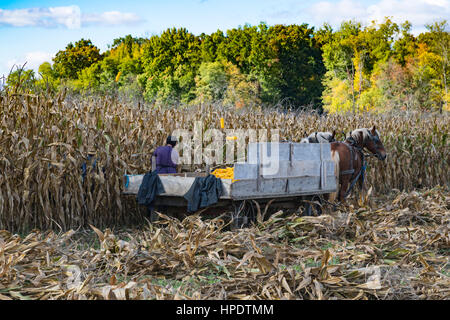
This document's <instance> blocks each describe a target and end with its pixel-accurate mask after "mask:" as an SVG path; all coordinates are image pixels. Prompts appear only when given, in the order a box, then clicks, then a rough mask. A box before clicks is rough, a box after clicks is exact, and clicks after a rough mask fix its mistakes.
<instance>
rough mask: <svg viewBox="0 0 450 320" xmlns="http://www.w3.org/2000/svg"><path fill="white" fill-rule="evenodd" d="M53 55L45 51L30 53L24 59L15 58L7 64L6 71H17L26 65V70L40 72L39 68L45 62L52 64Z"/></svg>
mask: <svg viewBox="0 0 450 320" xmlns="http://www.w3.org/2000/svg"><path fill="white" fill-rule="evenodd" d="M53 56H54V55H53V54H51V53H48V52H43V51H33V52H28V53H26V54H25V55H24V56H22V57H18V58H14V59H11V60H9V61H7V62H6V69H7V70H8V71H7V72H8V73H9V71H11V69H12V71H15V70H17V67H19V68H20V67H22V66H23V65H24V64H25V63H26V65H25V67H24V69H33V70H34V71H35V72H36V73H37V72H38V69H39V66H40V65H41V64H42V63H44V62H50V63H52V58H53Z"/></svg>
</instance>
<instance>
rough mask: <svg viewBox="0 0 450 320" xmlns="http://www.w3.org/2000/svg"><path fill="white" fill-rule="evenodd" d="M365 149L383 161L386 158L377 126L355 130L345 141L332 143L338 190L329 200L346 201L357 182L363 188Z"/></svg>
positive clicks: (332, 156)
mask: <svg viewBox="0 0 450 320" xmlns="http://www.w3.org/2000/svg"><path fill="white" fill-rule="evenodd" d="M363 149H367V150H368V151H369V152H370V153H371V154H373V155H375V157H377V158H378V159H379V160H381V161H385V160H386V157H387V153H386V150H385V149H384V146H383V143H382V142H381V140H380V134H379V132H378V130H377V129H376V127H375V126H373V127H372V128H371V129H367V128H360V129H356V130H353V131H352V132H350V134H349V135H348V136H347V138H346V139H345V141H342V142H332V143H331V158H332V160H333V161H334V163H335V173H336V181H337V186H338V192H337V193H333V194H330V196H329V201H334V200H335V199H336V197H337V198H338V201H339V202H344V200H345V198H346V197H347V196H348V195H349V194H350V192H351V190H352V189H353V187H354V185H355V183H356V182H359V187H360V189H362V187H363V183H364V175H365V169H366V161H365V158H364V153H363ZM349 185H350V187H349Z"/></svg>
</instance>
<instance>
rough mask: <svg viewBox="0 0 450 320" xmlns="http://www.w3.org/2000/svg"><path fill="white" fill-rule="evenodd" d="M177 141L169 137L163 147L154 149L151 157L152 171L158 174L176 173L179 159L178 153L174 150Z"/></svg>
mask: <svg viewBox="0 0 450 320" xmlns="http://www.w3.org/2000/svg"><path fill="white" fill-rule="evenodd" d="M176 144H177V140H176V138H175V137H172V136H169V137H167V140H166V145H165V146H160V147H158V148H156V150H155V152H154V153H153V157H152V170H156V172H157V173H158V174H159V173H177V164H178V160H179V158H180V155H179V154H178V151H177V150H175V145H176ZM155 165H156V166H155Z"/></svg>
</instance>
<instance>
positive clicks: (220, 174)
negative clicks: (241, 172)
mask: <svg viewBox="0 0 450 320" xmlns="http://www.w3.org/2000/svg"><path fill="white" fill-rule="evenodd" d="M212 174H213V175H214V176H216V177H217V178H221V179H231V180H232V182H234V181H237V180H234V179H233V178H234V168H233V167H227V168H226V169H216V170H214V171H213V172H212Z"/></svg>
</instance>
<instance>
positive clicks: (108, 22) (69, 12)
mask: <svg viewBox="0 0 450 320" xmlns="http://www.w3.org/2000/svg"><path fill="white" fill-rule="evenodd" d="M141 21H142V19H141V18H140V17H139V16H138V15H136V14H134V13H127V12H119V11H108V12H103V13H100V14H96V13H81V10H80V7H78V6H75V5H73V6H62V7H51V8H28V9H16V10H3V9H0V26H1V25H7V26H13V27H46V28H54V27H58V26H63V27H66V28H68V29H78V28H80V27H82V26H84V25H104V26H117V25H129V24H136V23H139V22H141Z"/></svg>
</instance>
